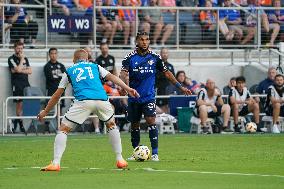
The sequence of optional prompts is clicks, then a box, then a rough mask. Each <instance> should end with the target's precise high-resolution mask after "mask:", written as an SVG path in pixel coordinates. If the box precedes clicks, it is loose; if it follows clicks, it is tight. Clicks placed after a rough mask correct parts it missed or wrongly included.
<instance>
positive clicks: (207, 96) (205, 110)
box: [196, 79, 232, 134]
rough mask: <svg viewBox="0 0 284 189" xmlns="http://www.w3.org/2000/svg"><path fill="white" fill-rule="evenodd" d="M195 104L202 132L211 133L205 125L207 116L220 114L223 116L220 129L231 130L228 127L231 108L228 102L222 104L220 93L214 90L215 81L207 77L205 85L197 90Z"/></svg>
mask: <svg viewBox="0 0 284 189" xmlns="http://www.w3.org/2000/svg"><path fill="white" fill-rule="evenodd" d="M196 105H197V106H196V108H197V114H198V116H199V117H200V120H201V129H202V133H203V134H211V132H210V131H209V128H208V127H206V120H207V118H208V117H209V118H217V117H218V116H221V115H223V118H224V122H223V127H222V131H223V132H232V131H231V130H230V128H229V127H228V123H229V118H230V111H231V108H230V106H229V105H228V104H224V102H223V99H222V97H221V94H220V93H219V91H218V90H216V86H215V82H214V81H213V80H212V79H207V81H206V87H205V88H202V89H201V90H200V91H199V93H198V95H197V101H196Z"/></svg>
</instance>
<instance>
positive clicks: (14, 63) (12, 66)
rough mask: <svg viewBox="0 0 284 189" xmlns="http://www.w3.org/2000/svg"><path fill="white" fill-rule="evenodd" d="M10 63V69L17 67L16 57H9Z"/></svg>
mask: <svg viewBox="0 0 284 189" xmlns="http://www.w3.org/2000/svg"><path fill="white" fill-rule="evenodd" d="M8 65H9V69H10V70H11V69H13V68H15V67H16V66H17V64H16V62H15V61H14V59H13V58H12V57H10V58H9V59H8Z"/></svg>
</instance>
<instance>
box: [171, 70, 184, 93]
mask: <svg viewBox="0 0 284 189" xmlns="http://www.w3.org/2000/svg"><path fill="white" fill-rule="evenodd" d="M185 78H186V74H185V72H184V71H183V70H181V71H178V72H177V73H176V80H177V81H178V82H179V83H180V84H181V86H182V87H185V88H186V85H185ZM166 94H167V95H182V94H183V93H182V92H180V91H179V89H178V88H177V87H176V86H175V85H169V86H168V87H167V88H166Z"/></svg>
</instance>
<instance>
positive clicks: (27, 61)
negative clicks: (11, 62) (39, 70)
mask: <svg viewBox="0 0 284 189" xmlns="http://www.w3.org/2000/svg"><path fill="white" fill-rule="evenodd" d="M25 61H26V66H27V67H30V62H29V59H28V58H27V57H25Z"/></svg>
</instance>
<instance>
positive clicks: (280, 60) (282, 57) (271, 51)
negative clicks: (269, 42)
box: [269, 49, 284, 74]
mask: <svg viewBox="0 0 284 189" xmlns="http://www.w3.org/2000/svg"><path fill="white" fill-rule="evenodd" d="M272 54H276V55H277V56H278V66H277V67H276V70H278V71H279V72H280V73H281V74H283V73H284V72H283V69H282V63H283V60H284V53H283V52H279V51H278V50H275V49H269V67H271V66H272V64H273V61H272Z"/></svg>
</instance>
